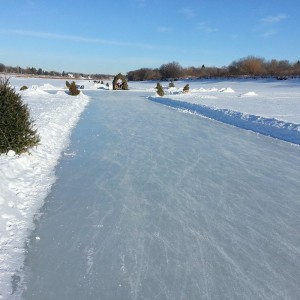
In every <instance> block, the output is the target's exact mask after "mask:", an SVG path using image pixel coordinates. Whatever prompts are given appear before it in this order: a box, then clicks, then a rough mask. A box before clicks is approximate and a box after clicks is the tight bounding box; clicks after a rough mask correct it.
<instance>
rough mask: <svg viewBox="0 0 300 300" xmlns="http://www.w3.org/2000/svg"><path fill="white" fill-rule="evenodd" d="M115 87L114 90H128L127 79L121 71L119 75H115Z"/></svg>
mask: <svg viewBox="0 0 300 300" xmlns="http://www.w3.org/2000/svg"><path fill="white" fill-rule="evenodd" d="M113 89H114V90H128V84H127V79H126V77H125V76H124V75H122V74H121V73H119V74H118V75H116V76H115V77H114V80H113Z"/></svg>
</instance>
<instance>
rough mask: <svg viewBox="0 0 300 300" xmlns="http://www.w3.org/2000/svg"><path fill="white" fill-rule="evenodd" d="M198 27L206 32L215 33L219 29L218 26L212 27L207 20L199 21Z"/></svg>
mask: <svg viewBox="0 0 300 300" xmlns="http://www.w3.org/2000/svg"><path fill="white" fill-rule="evenodd" d="M197 28H198V29H199V30H201V31H203V32H206V33H213V32H217V31H219V29H218V28H215V27H211V26H209V24H208V23H206V22H202V23H199V24H198V25H197Z"/></svg>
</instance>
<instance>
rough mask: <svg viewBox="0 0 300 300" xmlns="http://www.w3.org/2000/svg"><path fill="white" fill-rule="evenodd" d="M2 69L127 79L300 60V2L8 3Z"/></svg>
mask: <svg viewBox="0 0 300 300" xmlns="http://www.w3.org/2000/svg"><path fill="white" fill-rule="evenodd" d="M0 5H1V6H0V7H1V10H0V39H1V47H0V63H4V64H6V65H12V66H16V65H19V66H21V67H36V68H39V67H41V68H42V69H44V70H48V71H50V70H55V71H60V72H62V71H73V72H75V71H78V72H83V73H105V74H116V73H118V72H123V73H126V72H128V71H131V70H135V69H139V68H142V67H149V68H156V67H160V65H161V64H163V63H168V62H171V61H177V62H179V63H180V64H181V65H182V66H183V67H188V66H196V67H197V66H202V64H204V65H206V66H218V67H221V66H224V65H229V64H230V63H231V62H232V61H233V60H236V59H239V58H243V57H246V56H248V55H254V56H259V57H264V58H266V59H273V58H275V59H278V60H281V59H287V60H289V61H291V62H294V61H297V60H299V59H300V35H299V28H300V18H299V11H300V1H299V0H189V1H182V0H181V1H179V0H172V1H171V0H170V1H169V0H115V1H101V0H99V1H92V0H86V1H76V0H72V1H70V0H52V1H51V0H0Z"/></svg>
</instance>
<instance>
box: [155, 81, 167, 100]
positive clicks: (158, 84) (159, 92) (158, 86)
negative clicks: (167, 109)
mask: <svg viewBox="0 0 300 300" xmlns="http://www.w3.org/2000/svg"><path fill="white" fill-rule="evenodd" d="M156 92H157V94H158V95H159V96H161V97H162V96H164V95H165V92H164V89H163V87H162V85H161V84H160V83H159V82H158V83H157V85H156Z"/></svg>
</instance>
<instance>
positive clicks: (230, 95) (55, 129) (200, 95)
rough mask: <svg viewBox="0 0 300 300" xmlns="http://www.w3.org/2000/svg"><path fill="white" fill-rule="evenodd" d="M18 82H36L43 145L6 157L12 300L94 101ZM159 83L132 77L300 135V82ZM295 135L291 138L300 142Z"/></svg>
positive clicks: (4, 200) (4, 248) (0, 168)
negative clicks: (35, 232)
mask: <svg viewBox="0 0 300 300" xmlns="http://www.w3.org/2000/svg"><path fill="white" fill-rule="evenodd" d="M10 82H11V84H12V85H13V86H15V87H16V90H17V91H18V90H19V89H20V87H21V86H23V85H27V86H29V87H30V88H29V89H28V90H26V91H23V92H20V93H21V95H22V97H23V99H24V102H25V103H28V105H29V107H30V108H31V115H32V118H33V119H34V120H35V124H36V127H37V129H38V132H39V134H40V136H41V145H40V146H38V147H37V148H34V149H32V150H31V151H30V154H23V155H21V156H9V155H1V156H0V176H1V181H0V236H1V238H0V299H7V298H8V297H9V295H10V294H11V292H12V291H11V282H13V286H14V284H16V283H17V282H18V280H19V275H18V272H20V270H21V269H22V266H23V262H24V257H25V253H24V252H25V250H24V247H25V241H26V237H27V236H28V235H29V233H30V230H32V228H33V226H34V223H33V218H34V215H35V214H36V213H37V212H38V210H39V208H40V207H41V206H42V204H43V200H44V199H45V197H46V195H47V194H48V193H49V190H50V188H51V185H52V184H53V183H54V182H55V166H56V165H57V163H58V160H59V158H60V156H61V155H62V154H63V155H72V153H67V152H64V151H65V149H66V147H67V145H68V141H69V136H70V133H71V130H72V128H73V127H74V126H75V125H76V123H77V121H78V119H79V116H80V114H81V112H82V111H83V110H84V108H85V107H86V105H87V104H88V102H89V97H87V96H85V95H84V91H83V93H81V94H80V95H79V96H77V97H71V96H69V95H67V94H66V93H65V87H64V86H65V81H64V80H54V79H53V80H50V79H26V78H11V80H10ZM104 83H106V82H104ZM186 83H189V84H190V93H188V94H183V93H182V88H183V86H184V85H185V84H186ZM78 84H80V85H84V86H85V89H86V90H99V92H101V91H100V90H101V89H106V86H105V85H100V84H95V83H94V82H92V81H80V82H78ZM155 85H156V83H155V82H130V83H129V88H130V89H131V91H129V93H130V92H134V91H147V92H148V91H153V96H152V97H150V98H149V99H150V100H153V101H156V102H161V103H163V104H166V105H170V106H173V107H176V108H179V109H183V110H185V109H188V110H189V111H196V112H198V113H202V114H204V115H205V116H207V117H211V118H215V119H217V120H220V121H224V122H226V123H229V124H233V125H237V126H238V125H239V124H240V123H241V122H240V120H243V122H244V123H243V124H244V125H243V128H247V129H253V130H255V129H257V128H253V127H251V124H252V123H253V122H254V123H255V122H256V123H257V122H260V120H262V123H263V124H266V123H268V122H269V123H268V124H267V125H268V126H269V127H270V128H271V131H272V130H273V129H274V131H276V129H277V128H284V129H285V130H289V131H281V133H280V134H281V135H280V134H279V136H277V137H278V138H282V137H284V136H282V135H284V134H285V133H288V134H289V133H290V132H293V133H295V136H296V138H297V135H299V133H298V132H300V125H299V124H300V80H299V79H297V80H287V81H277V80H207V81H178V82H175V86H176V87H175V88H171V89H168V88H166V96H164V97H157V96H156V95H155V90H154V87H155ZM163 85H165V86H167V83H163ZM191 105H192V106H191ZM215 112H219V113H220V114H221V116H222V117H224V116H225V117H226V118H225V119H224V118H220V117H219V115H220V114H219V115H218V117H215V114H214V113H215ZM236 120H238V122H237V123H238V124H236V123H235V121H236ZM247 126H248V127H247ZM269 127H268V128H269ZM258 129H259V128H258ZM257 131H258V132H259V130H257ZM295 136H293V137H292V139H291V140H290V141H292V142H295Z"/></svg>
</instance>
